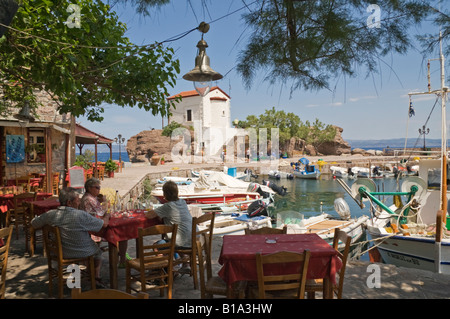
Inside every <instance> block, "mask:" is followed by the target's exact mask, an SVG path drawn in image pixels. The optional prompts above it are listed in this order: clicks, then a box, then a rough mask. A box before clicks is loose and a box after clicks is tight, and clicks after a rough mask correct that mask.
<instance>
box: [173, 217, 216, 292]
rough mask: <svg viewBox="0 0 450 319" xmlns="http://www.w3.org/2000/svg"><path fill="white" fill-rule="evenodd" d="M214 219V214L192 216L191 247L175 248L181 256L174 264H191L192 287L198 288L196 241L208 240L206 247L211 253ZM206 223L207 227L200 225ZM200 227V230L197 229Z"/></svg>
mask: <svg viewBox="0 0 450 319" xmlns="http://www.w3.org/2000/svg"><path fill="white" fill-rule="evenodd" d="M214 219H215V214H214V213H210V214H203V215H201V216H199V217H192V241H191V242H192V243H193V245H192V247H191V249H176V248H175V252H176V253H179V254H180V255H181V258H179V259H178V260H177V261H176V263H175V265H179V264H182V263H187V262H189V263H190V266H191V273H190V275H191V276H192V277H193V280H194V289H197V288H198V272H197V248H196V246H197V245H196V244H195V243H196V241H197V240H202V241H204V240H209V243H208V247H209V249H210V251H209V254H210V255H211V247H212V234H213V229H214ZM204 223H205V224H206V225H208V227H205V228H203V227H200V228H199V226H201V224H204ZM199 229H202V230H199ZM206 235H208V236H206Z"/></svg>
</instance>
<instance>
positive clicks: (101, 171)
mask: <svg viewBox="0 0 450 319" xmlns="http://www.w3.org/2000/svg"><path fill="white" fill-rule="evenodd" d="M97 175H98V176H97V178H98V179H99V180H104V179H105V166H104V165H98V166H97Z"/></svg>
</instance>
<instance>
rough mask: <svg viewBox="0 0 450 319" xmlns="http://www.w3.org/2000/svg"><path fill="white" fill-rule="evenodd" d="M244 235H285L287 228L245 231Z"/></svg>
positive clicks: (263, 228)
mask: <svg viewBox="0 0 450 319" xmlns="http://www.w3.org/2000/svg"><path fill="white" fill-rule="evenodd" d="M245 234H246V235H254V234H287V226H284V227H283V228H281V229H280V228H272V227H261V228H258V229H248V228H246V229H245Z"/></svg>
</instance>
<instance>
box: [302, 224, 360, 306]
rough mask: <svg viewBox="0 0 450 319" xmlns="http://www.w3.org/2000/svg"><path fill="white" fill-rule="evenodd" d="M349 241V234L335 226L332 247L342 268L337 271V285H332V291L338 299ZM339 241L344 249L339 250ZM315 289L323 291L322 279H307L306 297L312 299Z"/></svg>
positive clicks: (342, 285)
mask: <svg viewBox="0 0 450 319" xmlns="http://www.w3.org/2000/svg"><path fill="white" fill-rule="evenodd" d="M351 241H352V238H351V237H350V236H349V235H347V233H346V232H345V231H343V230H340V229H339V228H335V230H334V238H333V248H334V249H335V250H336V251H337V253H338V257H339V258H340V259H341V261H342V268H341V269H340V271H339V281H338V283H337V285H334V287H333V292H334V293H335V294H336V296H337V298H338V299H341V298H342V289H343V287H344V276H345V268H346V265H347V259H348V253H349V252H350V243H351ZM339 242H341V243H344V250H343V251H342V252H341V251H340V250H339ZM317 291H323V280H322V279H314V280H308V281H307V283H306V292H307V295H308V299H314V298H315V293H316V292H317Z"/></svg>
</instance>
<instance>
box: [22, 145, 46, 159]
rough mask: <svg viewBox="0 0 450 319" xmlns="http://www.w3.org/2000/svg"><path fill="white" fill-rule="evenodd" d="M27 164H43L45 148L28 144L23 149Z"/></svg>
mask: <svg viewBox="0 0 450 319" xmlns="http://www.w3.org/2000/svg"><path fill="white" fill-rule="evenodd" d="M25 152H27V153H28V161H29V162H39V163H43V162H45V147H44V146H43V145H40V144H29V145H27V146H26V147H25Z"/></svg>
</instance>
